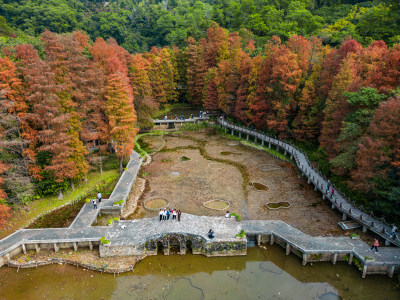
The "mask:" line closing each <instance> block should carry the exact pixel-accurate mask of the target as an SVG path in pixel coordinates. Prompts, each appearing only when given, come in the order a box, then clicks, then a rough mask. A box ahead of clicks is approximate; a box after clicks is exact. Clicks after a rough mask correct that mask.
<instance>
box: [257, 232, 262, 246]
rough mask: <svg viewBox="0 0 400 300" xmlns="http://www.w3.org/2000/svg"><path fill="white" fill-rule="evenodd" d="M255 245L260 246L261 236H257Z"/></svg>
mask: <svg viewBox="0 0 400 300" xmlns="http://www.w3.org/2000/svg"><path fill="white" fill-rule="evenodd" d="M257 245H258V246H260V245H261V234H258V235H257Z"/></svg>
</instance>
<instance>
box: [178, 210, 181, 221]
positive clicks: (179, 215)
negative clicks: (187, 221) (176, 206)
mask: <svg viewBox="0 0 400 300" xmlns="http://www.w3.org/2000/svg"><path fill="white" fill-rule="evenodd" d="M181 214H182V213H181V210H178V222H180V221H181Z"/></svg>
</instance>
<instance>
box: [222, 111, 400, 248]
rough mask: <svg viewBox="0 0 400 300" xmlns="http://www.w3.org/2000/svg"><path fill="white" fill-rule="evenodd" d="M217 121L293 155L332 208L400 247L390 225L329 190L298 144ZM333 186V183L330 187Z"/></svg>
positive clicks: (364, 229) (322, 177)
mask: <svg viewBox="0 0 400 300" xmlns="http://www.w3.org/2000/svg"><path fill="white" fill-rule="evenodd" d="M217 122H218V123H219V124H220V126H221V127H224V128H227V129H229V130H231V134H233V133H234V131H237V132H239V133H240V135H241V134H245V135H246V136H247V139H248V137H249V136H251V137H253V138H254V141H255V142H257V141H258V140H260V142H261V144H262V145H263V146H264V145H265V144H268V146H269V148H271V146H272V145H273V146H275V147H276V150H279V149H282V150H283V151H284V154H285V155H286V154H288V155H290V156H291V158H294V159H295V161H296V164H297V166H298V167H299V169H300V170H301V172H302V174H303V175H304V176H305V177H306V178H307V180H308V183H313V184H314V186H315V190H317V189H318V190H319V191H320V192H321V193H322V195H323V196H322V197H323V199H325V198H327V199H328V200H329V201H330V202H331V203H332V208H336V209H337V210H339V211H340V212H341V213H343V220H346V219H347V218H351V219H353V220H354V221H356V222H358V223H360V224H361V225H362V226H363V231H366V230H367V229H369V230H371V231H372V232H374V233H376V234H378V235H379V236H381V237H382V238H383V239H385V243H386V245H389V244H390V243H392V244H394V245H396V246H398V247H400V238H399V237H398V235H397V236H396V235H395V237H394V238H392V239H391V238H390V237H389V235H390V231H391V226H390V225H387V224H385V223H383V222H381V221H379V220H378V219H376V218H373V217H372V216H371V215H370V214H367V213H365V212H363V211H362V210H360V209H359V208H357V207H355V206H354V205H353V204H351V203H350V201H348V200H347V199H346V198H345V197H344V196H343V195H342V194H341V193H340V191H338V190H337V189H336V188H335V191H334V194H333V195H332V193H331V192H329V191H328V192H327V191H326V189H327V179H326V178H325V177H324V176H323V175H322V174H320V173H319V172H318V171H317V170H315V169H314V168H313V167H312V165H311V163H310V161H309V160H308V158H307V156H306V154H305V153H304V152H302V151H301V150H300V149H298V148H297V147H296V146H293V145H291V144H287V143H285V142H282V141H280V140H278V139H276V138H273V137H270V136H268V135H266V134H264V133H261V132H257V131H254V130H253V131H252V130H250V129H249V128H246V127H241V126H237V125H233V124H230V123H228V122H226V121H224V120H222V119H218V120H217ZM331 188H332V185H331V187H330V189H331Z"/></svg>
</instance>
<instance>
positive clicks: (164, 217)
mask: <svg viewBox="0 0 400 300" xmlns="http://www.w3.org/2000/svg"><path fill="white" fill-rule="evenodd" d="M163 220H164V221H165V220H167V210H166V209H164V210H163Z"/></svg>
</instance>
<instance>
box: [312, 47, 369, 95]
mask: <svg viewBox="0 0 400 300" xmlns="http://www.w3.org/2000/svg"><path fill="white" fill-rule="evenodd" d="M361 50H362V46H361V45H360V44H359V43H358V42H357V41H355V40H346V41H344V42H343V43H342V45H341V46H340V47H339V49H333V50H332V51H330V52H329V53H328V54H327V56H326V58H325V60H324V63H323V65H322V68H321V74H320V83H319V87H320V94H321V97H322V98H323V99H326V98H327V97H328V94H329V91H330V90H331V87H332V82H333V79H334V78H335V76H336V74H337V73H338V72H339V70H340V67H341V63H342V60H343V59H345V58H346V57H347V55H348V54H349V53H355V54H359V53H360V52H361Z"/></svg>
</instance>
